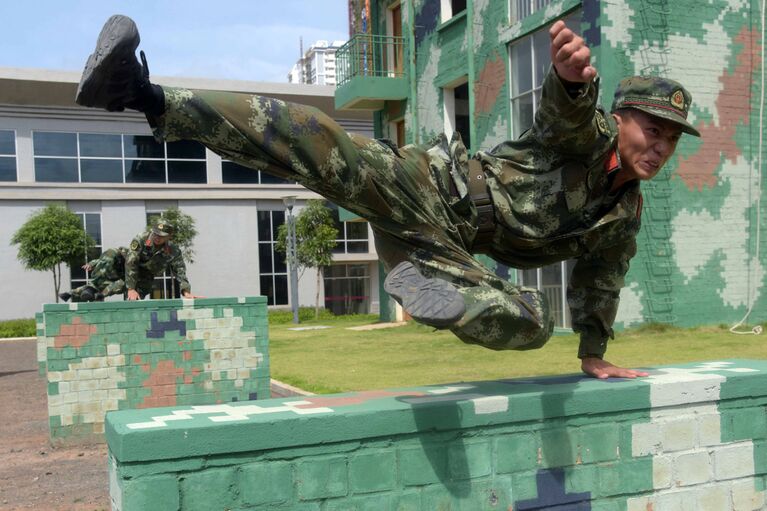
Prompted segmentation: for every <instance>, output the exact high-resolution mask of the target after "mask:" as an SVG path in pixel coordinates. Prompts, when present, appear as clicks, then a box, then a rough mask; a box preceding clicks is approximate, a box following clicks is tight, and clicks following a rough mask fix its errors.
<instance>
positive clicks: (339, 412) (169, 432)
mask: <svg viewBox="0 0 767 511" xmlns="http://www.w3.org/2000/svg"><path fill="white" fill-rule="evenodd" d="M766 384H767V361H763V360H758V361H757V360H727V361H714V362H699V363H693V364H680V365H675V366H662V367H656V368H652V369H650V376H648V377H646V378H639V379H636V380H628V379H608V380H596V379H593V378H589V377H586V376H583V375H566V376H554V377H540V378H526V379H513V380H498V381H484V382H468V383H456V384H446V385H434V386H426V387H414V388H403V389H390V390H379V391H365V392H353V393H345V394H333V395H318V396H308V397H303V398H285V399H272V400H264V401H258V402H254V401H251V402H242V403H230V404H222V405H211V406H192V407H175V408H155V409H146V410H121V411H116V412H110V413H109V414H108V415H107V419H106V437H107V443H108V444H109V449H110V451H111V453H112V455H113V456H114V457H115V459H116V460H118V461H120V462H133V461H148V460H168V459H174V458H185V457H191V456H207V455H215V454H223V453H229V454H233V453H237V452H245V451H257V450H266V449H275V448H282V447H291V446H298V445H301V446H304V447H307V446H311V445H320V444H327V443H331V442H338V441H350V440H362V439H370V438H376V437H387V436H391V435H400V434H409V433H416V432H424V431H430V432H437V431H449V430H457V429H463V428H476V427H488V426H504V425H518V424H520V423H524V422H528V421H540V420H544V419H546V420H549V419H556V418H558V417H570V416H584V415H590V416H591V415H595V414H603V413H614V412H624V411H625V412H629V411H632V410H647V409H659V408H664V407H672V406H679V405H692V404H695V403H704V402H707V403H708V402H716V401H719V400H726V399H737V398H741V397H748V396H752V395H756V394H757V393H758V392H757V390H758V389H760V388H761V389H764V388H765V385H766Z"/></svg>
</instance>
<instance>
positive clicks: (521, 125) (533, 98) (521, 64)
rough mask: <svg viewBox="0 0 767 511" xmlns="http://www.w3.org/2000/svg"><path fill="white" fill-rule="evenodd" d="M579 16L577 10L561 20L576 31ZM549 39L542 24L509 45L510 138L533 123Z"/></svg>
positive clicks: (547, 62) (546, 64) (547, 60)
mask: <svg viewBox="0 0 767 511" xmlns="http://www.w3.org/2000/svg"><path fill="white" fill-rule="evenodd" d="M580 18H581V13H580V11H576V12H575V13H573V14H571V15H570V16H568V17H567V18H565V22H566V23H567V26H568V27H570V28H571V29H573V30H574V31H577V30H578V26H579V24H580ZM549 42H550V39H549V27H548V26H546V27H542V28H541V29H540V30H538V31H536V32H534V33H533V34H531V35H529V36H526V37H523V38H521V39H519V40H518V41H516V42H514V43H513V44H512V45H511V46H510V47H509V58H510V60H511V124H512V138H515V139H516V138H518V137H519V136H520V135H521V134H522V133H524V132H525V131H526V130H528V129H529V128H530V127H531V126H532V125H533V119H534V118H535V111H536V109H537V107H538V102H539V101H540V99H541V86H542V85H543V79H544V78H545V77H546V72H547V71H548V69H549V66H550V65H551V57H550V55H549Z"/></svg>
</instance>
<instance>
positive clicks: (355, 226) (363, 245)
mask: <svg viewBox="0 0 767 511" xmlns="http://www.w3.org/2000/svg"><path fill="white" fill-rule="evenodd" d="M326 207H327V208H328V209H330V215H331V216H332V217H333V226H334V227H335V228H336V230H338V237H337V238H336V246H335V247H333V254H368V253H370V235H369V233H368V222H366V221H364V220H357V221H354V222H342V221H341V219H340V217H339V214H338V206H336V205H335V204H333V203H331V202H328V203H326Z"/></svg>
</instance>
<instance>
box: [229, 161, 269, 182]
mask: <svg viewBox="0 0 767 511" xmlns="http://www.w3.org/2000/svg"><path fill="white" fill-rule="evenodd" d="M259 174H260V172H259V171H257V170H255V169H249V168H248V167H243V166H242V165H239V164H237V163H234V162H232V161H223V162H221V177H222V180H223V182H224V183H227V184H244V183H248V184H258V183H259V181H258V176H259Z"/></svg>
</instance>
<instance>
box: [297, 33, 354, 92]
mask: <svg viewBox="0 0 767 511" xmlns="http://www.w3.org/2000/svg"><path fill="white" fill-rule="evenodd" d="M344 42H345V41H324V40H320V41H317V42H316V43H314V44H313V45H311V46H310V47H309V49H308V50H306V51H305V52H304V54H303V55H302V57H301V58H300V59H299V60H298V61H297V62H296V63H295V64H294V65H293V68H292V69H291V70H290V72H289V73H288V83H305V84H310V85H333V86H335V85H336V83H337V81H336V50H338V48H340V47H341V46H343V44H344Z"/></svg>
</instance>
